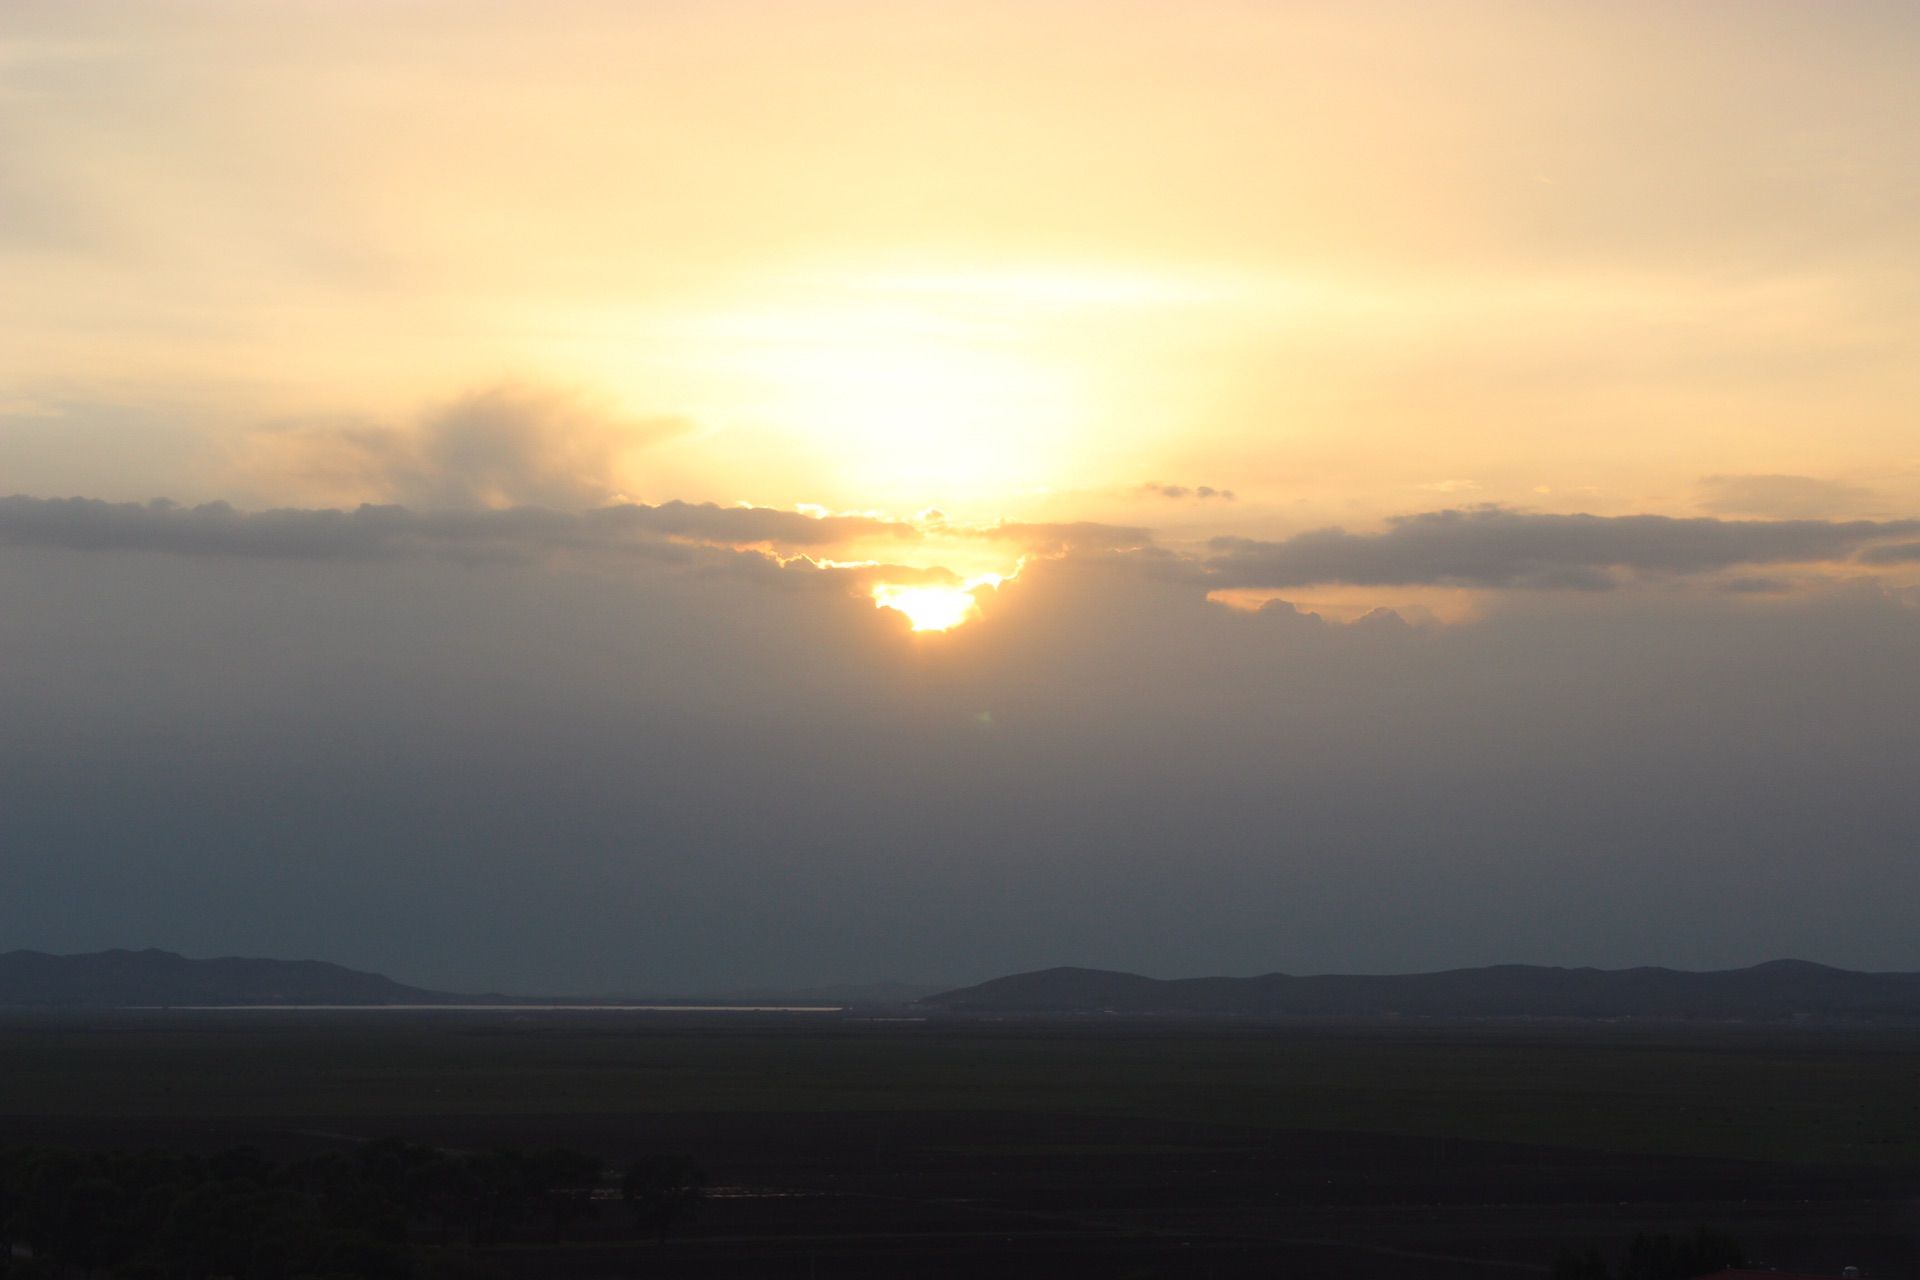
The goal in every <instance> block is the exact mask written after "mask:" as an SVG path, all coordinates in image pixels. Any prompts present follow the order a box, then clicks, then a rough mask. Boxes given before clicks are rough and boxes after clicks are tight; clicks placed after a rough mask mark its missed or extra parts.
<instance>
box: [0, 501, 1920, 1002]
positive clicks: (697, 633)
mask: <svg viewBox="0 0 1920 1280" xmlns="http://www.w3.org/2000/svg"><path fill="white" fill-rule="evenodd" d="M622 510H628V511H630V512H631V513H630V514H626V515H618V514H614V515H608V514H604V513H590V514H588V515H585V516H579V517H557V516H554V515H553V514H552V513H546V512H535V513H528V512H506V513H469V515H468V516H466V517H461V518H462V519H470V520H473V521H475V522H477V524H476V525H475V526H468V525H459V524H443V523H436V522H442V521H451V520H453V519H454V517H441V516H431V515H425V514H415V513H407V512H400V511H397V510H395V509H386V508H374V509H364V510H363V511H362V512H351V513H312V512H309V513H263V514H261V515H257V516H242V515H240V514H238V513H233V512H229V511H224V510H221V509H201V510H200V511H197V512H195V511H183V510H180V509H155V508H149V507H134V508H125V507H106V506H105V505H104V504H84V503H82V504H61V503H36V502H34V501H33V500H22V499H15V500H11V501H10V502H8V503H6V504H4V506H0V544H4V545H0V599H3V600H5V601H6V602H7V607H6V608H5V609H3V610H0V705H4V706H5V707H6V708H7V714H6V715H5V716H4V717H0V815H4V822H5V837H6V838H5V841H4V845H3V846H0V847H3V853H0V857H3V858H4V864H5V867H4V869H5V873H6V877H7V883H8V886H9V888H8V892H7V894H6V895H4V897H0V932H3V933H4V935H5V936H6V937H7V938H8V939H9V940H10V943H11V945H16V946H31V947H39V948H43V949H49V950H83V949H93V948H98V947H106V946H114V945H124V946H144V945H157V946H165V947H170V948H174V949H178V950H183V951H187V952H190V953H202V954H209V953H228V952H239V953H258V954H277V955H311V956H317V957H323V958H328V959H335V960H340V961H345V962H349V963H353V964H356V965H362V966H367V967H375V968H380V969H383V970H386V971H388V972H391V973H393V974H394V975H396V976H398V977H401V978H404V979H407V980H410V981H414V982H418V983H422V984H425V985H430V986H438V987H446V988H455V989H458V988H490V987H506V988H513V989H521V990H566V991H580V992H586V991H609V990H625V991H670V990H694V989H700V988H709V989H711V988H720V987H728V986H741V985H750V984H767V985H803V984H806V983H812V982H822V981H839V980H856V979H869V978H880V977H894V978H901V979H908V980H918V979H927V980H934V981H961V980H966V979H972V978H979V977H985V976H989V975H991V974H994V973H998V972H1004V971H1009V970H1015V969H1022V968H1031V967H1038V966H1041V965H1047V964H1054V963H1063V962H1071V963H1081V964H1091V965H1101V966H1112V967H1121V968H1130V969H1138V970H1144V971H1147V972H1153V973H1161V974H1182V973H1203V972H1226V973H1252V972H1260V971H1265V970H1271V969H1285V970H1292V971H1296V972H1312V971H1327V970H1405V969H1424V968H1434V967H1441V966H1447V965H1455V964H1472V963H1484V962H1492V961H1503V960H1526V961H1538V962H1550V963H1552V962H1559V963H1591V964H1602V965H1621V964H1633V963H1649V962H1651V963H1670V964H1678V965H1687V966H1692V965H1720V964H1736V963H1744V962H1749V961H1753V960H1757V959H1762V958H1766V957H1770V956H1776V955H1788V954H1791V955H1802V956H1806V957H1809V958H1813V959H1819V960H1826V961H1830V962H1835V963H1841V964H1848V965H1856V966H1863V967H1886V968H1909V969H1911V968H1920V951H1916V950H1915V943H1914V941H1913V933H1912V929H1911V922H1910V919H1909V916H1910V909H1909V904H1910V903H1911V902H1912V901H1914V900H1915V897H1916V894H1920V863H1917V862H1916V859H1915V858H1914V856H1913V852H1912V851H1913V847H1914V837H1913V833H1914V831H1915V830H1916V829H1920V792H1917V791H1916V788H1914V787H1913V785H1912V776H1911V775H1912V764H1911V762H1912V760H1913V758H1914V753H1915V749H1916V747H1920V612H1917V611H1916V609H1915V607H1914V602H1913V600H1912V599H1911V598H1910V596H1908V595H1906V594H1903V593H1902V592H1901V591H1899V590H1897V589H1894V588H1892V587H1888V586H1884V585H1873V584H1866V585H1853V586H1835V587H1831V588H1827V589H1823V590H1820V591H1816V592H1813V593H1811V594H1809V593H1805V592H1802V593H1798V594H1790V595H1785V596H1778V595H1767V594H1755V593H1748V594H1739V595H1735V594H1727V593H1718V592H1704V591H1701V592H1680V593H1673V592H1666V593H1661V592H1653V593H1647V592H1636V591H1615V592H1613V593H1610V594H1607V595H1604V596H1596V595H1589V596H1574V597H1569V596H1565V595H1561V594H1559V593H1548V594H1529V593H1526V592H1512V593H1508V594H1507V595H1505V596H1503V597H1502V598H1501V599H1500V600H1498V601H1496V602H1495V604H1494V606H1493V607H1492V609H1491V611H1490V612H1488V613H1487V614H1486V615H1485V616H1484V617H1482V618H1481V619H1480V620H1478V621H1476V622H1472V623H1467V624H1461V625H1455V626H1446V627H1424V628H1408V627H1405V626H1389V625H1369V626H1366V627H1359V626H1350V627H1338V626H1331V625H1326V624H1323V623H1321V622H1319V621H1318V620H1317V619H1315V618H1314V617H1313V616H1312V615H1311V614H1305V613H1301V612H1299V611H1297V610H1293V609H1289V608H1286V607H1284V606H1281V607H1274V608H1270V609H1267V610H1263V611H1261V612H1259V613H1241V612H1234V611H1230V610H1227V609H1225V608H1222V607H1220V606H1218V605H1215V604H1211V603H1208V602H1207V600H1206V599H1205V591H1206V590H1207V589H1208V588H1209V587H1211V586H1215V585H1219V584H1220V583H1221V582H1239V583H1258V584H1261V585H1275V584H1280V583H1284V582H1290V581H1307V580H1310V578H1309V575H1327V574H1333V575H1334V576H1335V577H1338V578H1340V579H1341V580H1345V581H1353V582H1366V581H1376V582H1429V581H1462V582H1480V583H1508V584H1520V583H1537V582H1554V581H1560V580H1562V579H1561V575H1562V574H1563V573H1564V571H1566V570H1568V569H1574V570H1592V569H1602V570H1610V571H1622V570H1631V571H1635V572H1648V573H1653V572H1658V573H1684V572H1693V571H1703V570H1715V569H1718V568H1720V567H1724V566H1728V565H1737V564H1766V563H1776V562H1780V563H1785V562H1790V561H1794V560H1804V559H1823V558H1825V559H1830V558H1834V557H1847V556H1853V555H1856V554H1858V553H1859V552H1860V551H1861V550H1862V549H1863V548H1870V547H1883V546H1884V543H1883V541H1882V540H1885V539H1891V538H1904V539H1905V540H1906V541H1908V542H1911V541H1912V538H1911V536H1910V534H1903V533H1902V532H1901V530H1902V529H1903V528H1905V527H1906V526H1895V525H1889V524H1881V525H1871V526H1868V525H1863V524H1845V525H1830V526H1828V525H1818V524H1814V523H1809V522H1762V523H1757V524H1751V525H1739V526H1733V525H1728V526H1725V527H1710V526H1715V525H1716V524H1717V522H1711V521H1708V522H1692V521H1663V520H1658V519H1656V518H1652V517H1644V518H1635V519H1630V520H1627V521H1614V522H1606V521H1597V520H1594V519H1592V518H1585V517H1535V516H1519V515H1511V514H1492V515H1490V514H1475V513H1467V514H1464V515H1463V514H1460V513H1452V514H1449V515H1445V516H1436V517H1421V518H1417V519H1414V520H1409V521H1402V522H1400V523H1398V524H1396V525H1394V526H1392V527H1391V528H1390V529H1388V530H1387V531H1386V532H1385V533H1382V534H1378V535H1371V536H1368V535H1350V534H1341V533H1324V534H1310V535H1305V536H1304V537H1303V538H1296V539H1292V540H1290V541H1280V542H1272V543H1231V544H1226V545H1224V546H1222V547H1220V548H1217V549H1216V552H1215V554H1214V558H1213V559H1212V560H1211V561H1209V562H1208V563H1209V569H1210V571H1209V572H1204V573H1203V572H1201V571H1200V570H1198V569H1196V568H1195V567H1194V566H1193V564H1192V563H1191V562H1189V561H1181V560H1179V559H1178V558H1177V557H1169V556H1168V555H1166V554H1165V553H1155V552H1152V550H1151V548H1148V549H1142V548H1140V547H1138V546H1132V545H1127V546H1124V547H1122V548H1121V549H1118V550H1094V551H1084V552H1081V553H1078V554H1072V555H1068V556H1066V557H1065V558H1062V559H1059V560H1043V561H1038V562H1035V563H1033V564H1030V565H1029V567H1028V569H1027V570H1026V571H1025V572H1024V573H1023V574H1022V576H1021V578H1020V579H1019V580H1018V581H1017V582H1015V583H1011V584H1009V585H1007V586H1005V587H1003V588H1001V589H1000V590H998V591H997V592H987V593H983V603H984V616H983V617H982V618H981V619H980V620H979V621H977V622H974V623H971V624H969V625H968V626H967V627H966V628H964V629H963V630H961V631H959V632H956V633H954V634H952V635H949V636H945V637H933V638H924V637H923V638H920V639H918V640H916V639H915V638H913V637H911V636H909V635H907V634H906V632H905V629H904V622H903V621H902V620H901V619H900V618H899V617H898V616H897V615H894V614H891V613H886V612H882V611H878V610H875V609H874V608H873V607H872V606H871V604H870V602H867V601H865V600H863V599H861V598H860V597H859V595H858V594H857V592H856V591H855V590H854V589H853V584H852V583H851V582H850V581H848V580H846V579H845V578H844V577H842V576H840V575H836V574H833V573H829V572H825V571H814V570H805V571H799V570H788V571H778V570H774V569H771V568H770V567H769V570H768V571H767V572H763V573H759V574H749V575H742V574H740V573H737V572H709V571H707V569H708V568H709V567H710V565H709V564H708V562H706V561H696V562H695V563H694V565H693V567H692V569H691V570H690V569H689V566H688V564H686V563H683V562H679V561H675V560H673V559H671V558H670V557H667V556H665V555H634V556H627V557H623V558H620V559H618V560H617V561H613V562H609V561H607V560H606V559H605V558H604V557H595V556H586V557H580V558H578V559H577V560H570V561H567V562H566V563H564V564H554V563H548V562H547V561H544V560H540V561H535V560H532V559H529V558H526V557H485V556H475V557H465V558H460V559H456V560H453V561H449V559H448V558H447V557H445V556H441V555H435V554H426V555H416V554H403V553H402V552H403V551H404V550H405V549H407V548H409V547H413V546H416V545H424V546H430V547H435V548H437V547H440V546H443V545H445V544H447V543H449V542H451V543H456V544H460V543H461V539H463V538H466V537H467V536H468V531H469V530H470V528H472V527H478V528H481V529H483V530H485V534H484V538H485V539H493V540H496V541H498V540H505V541H507V542H510V543H513V544H514V545H520V544H521V543H525V542H531V543H534V544H537V545H542V546H545V545H550V544H552V543H553V542H555V541H559V542H563V543H569V544H571V543H574V542H578V541H579V540H582V539H587V540H591V539H593V538H601V539H603V540H606V539H612V540H614V544H615V545H620V546H625V545H627V544H628V543H629V542H635V543H636V545H638V544H639V543H640V542H644V545H647V546H649V547H653V546H658V547H666V548H671V547H674V546H678V545H679V544H677V543H668V542H663V541H660V540H659V539H657V538H655V539H652V540H650V541H649V540H636V539H635V538H634V536H633V535H632V534H631V531H630V530H627V529H625V528H624V527H622V526H621V525H620V522H621V521H623V520H624V521H631V522H634V523H635V524H637V525H638V526H640V527H643V528H645V529H647V530H649V533H650V535H651V534H652V533H656V532H658V530H659V529H660V528H664V527H669V526H670V527H672V528H674V529H679V530H688V529H691V530H694V531H695V532H694V533H693V534H692V535H691V536H694V537H699V538H705V537H708V536H717V535H714V529H715V526H714V525H713V524H711V523H703V522H712V521H728V522H731V521H736V520H742V519H748V518H749V517H751V516H752V515H753V513H747V515H746V516H741V515H736V514H735V513H734V512H732V511H730V510H723V509H718V508H695V507H681V506H679V505H678V504H665V505H663V506H661V507H646V508H632V509H615V511H616V512H618V511H622ZM662 512H664V513H666V514H661V513H662ZM781 514H783V513H772V515H776V516H777V515H781ZM793 518H794V519H805V518H806V517H797V516H796V517H793ZM603 522H610V523H603ZM655 522H660V523H659V524H657V525H656V523H655ZM683 522H690V523H683ZM775 523H776V524H778V526H779V527H780V528H785V527H786V526H785V524H784V522H775ZM394 527H398V528H399V529H400V530H401V532H399V533H394V532H393V531H392V530H393V528H394ZM609 528H611V529H614V530H615V532H608V531H607V530H608V529H609ZM751 528H753V529H755V530H757V532H756V533H754V534H752V535H742V534H740V526H737V525H735V524H733V523H727V524H725V525H724V529H725V535H724V536H726V537H734V536H740V537H743V538H745V537H748V536H751V537H753V538H755V539H771V537H772V535H768V534H767V533H766V532H765V528H764V526H761V525H753V526H751ZM343 529H344V530H345V532H342V530H343ZM369 530H371V532H369ZM473 536H474V537H476V538H479V537H480V535H473ZM783 536H784V535H783ZM1529 539H1531V540H1529ZM1121 541H1123V542H1124V540H1121ZM463 545H464V544H463ZM76 548H90V549H91V550H89V551H87V552H85V553H81V552H80V551H78V550H76ZM368 548H373V550H369V549H368ZM153 550H165V551H168V552H171V553H173V554H164V555H155V554H151V553H150V552H151V551H153ZM728 555H729V556H730V557H731V558H730V559H729V560H727V561H725V562H724V563H725V564H727V565H729V566H734V567H737V565H738V564H739V563H742V562H753V561H757V560H758V558H757V557H752V556H743V555H741V554H739V553H728ZM713 563H715V564H719V563H723V562H719V561H716V562H713ZM762 563H765V564H767V565H769V566H770V564H771V562H762ZM1169 563H1172V564H1174V565H1175V566H1176V569H1177V571H1168V570H1167V565H1168V564H1169ZM775 588H788V589H775Z"/></svg>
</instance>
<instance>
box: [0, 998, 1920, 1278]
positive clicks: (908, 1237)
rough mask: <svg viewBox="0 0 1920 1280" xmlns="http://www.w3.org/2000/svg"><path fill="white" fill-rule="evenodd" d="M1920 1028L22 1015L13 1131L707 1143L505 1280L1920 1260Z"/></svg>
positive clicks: (1461, 1273) (10, 1069) (510, 1263)
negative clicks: (1645, 1258) (687, 1208)
mask: <svg viewBox="0 0 1920 1280" xmlns="http://www.w3.org/2000/svg"><path fill="white" fill-rule="evenodd" d="M1917 1080H1920V1028H1907V1027H1862V1026H1854V1027H1829V1028H1811V1027H1758V1026H1736V1025H1712V1026H1708V1025H1688V1026H1680V1025H1651V1024H1630V1023H1617V1024H1572V1023H1560V1024H1553V1023H1520V1022H1504V1023H1480V1024H1462V1023H1446V1024H1442V1023H1411V1022H1409V1023H1397V1024H1395V1023H1352V1024H1275V1023H1264V1024H1262V1023H1251V1022H1211V1023H1208V1022H1182V1021H1156V1020H1148V1019H1111V1020H1106V1019H1085V1020H1051V1021H1043V1020H1035V1021H1017V1020H1005V1021H990V1020H962V1019H952V1020H943V1019H933V1020H929V1021H925V1022H899V1021H873V1020H865V1019H860V1018H852V1017H839V1016H834V1015H809V1016H786V1017H780V1016H759V1015H748V1014H732V1013H728V1014H708V1015H693V1014H682V1013H656V1014H641V1013H591V1014H590V1013H581V1012H569V1011H544V1012H533V1011H523V1010H489V1011H472V1012H460V1013H453V1012H437V1013H425V1012H399V1011H377V1012H376V1011H365V1012H354V1013H344V1012H343V1013H323V1012H315V1011H278V1012H241V1011H224V1012H211V1011H187V1010H173V1011H151V1012H119V1013H88V1014H78V1013H70V1014H46V1013H42V1014H25V1013H13V1014H8V1015H0V1142H4V1143H9V1144H20V1143H52V1144H56V1145H66V1146H101V1147H108V1148H113V1149H118V1150H129V1149H142V1148H155V1147H159V1148H191V1149H199V1150H217V1149H223V1148H226V1147H231V1146H233V1145H235V1144H238V1143H248V1144H253V1145H256V1146H259V1147H261V1148H263V1149H265V1150H269V1151H278V1152H281V1153H284V1154H288V1155H293V1154H298V1153H300V1152H306V1153H310V1154H311V1153H316V1152H321V1151H326V1150H340V1149H344V1148H345V1147H346V1146H347V1145H348V1144H353V1143H357V1142H359V1141H362V1140H365V1139H369V1138H375V1137H380V1136H383V1135H404V1136H406V1137H409V1138H411V1139H413V1140H415V1141H418V1142H422V1143H427V1144H430V1145H434V1146H438V1147H441V1148H443V1149H446V1150H450V1151H468V1152H479V1151H485V1150H489V1149H491V1148H494V1147H499V1146H506V1147H518V1148H522V1149H532V1148H539V1147H546V1146H555V1145H558V1146H566V1147H571V1148H574V1149H577V1150H581V1151H585V1152H589V1153H591V1154H594V1155H596V1156H599V1157H601V1158H604V1159H607V1160H609V1161H612V1162H615V1163H616V1165H617V1164H618V1163H619V1162H621V1161H623V1160H625V1159H626V1158H628V1157H629V1156H631V1155H634V1154H638V1153H645V1152H648V1151H658V1152H684V1153H687V1154H690V1155H692V1156H694V1157H695V1158H696V1159H697V1160H698V1161H699V1162H700V1163H701V1164H702V1165H704V1166H705V1167H706V1169H707V1170H708V1173H709V1176H710V1178H711V1179H713V1181H714V1185H715V1186H716V1188H719V1192H718V1193H717V1194H716V1195H715V1196H714V1197H712V1198H711V1199H710V1201H709V1203H708V1204H707V1206H706V1207H705V1209H704V1210H703V1212H702V1214H701V1216H700V1219H699V1221H698V1222H697V1223H695V1224H692V1225H691V1226H689V1227H688V1228H687V1229H686V1230H685V1231H683V1232H682V1233H681V1234H680V1235H678V1236H677V1237H676V1238H675V1239H674V1240H672V1241H668V1242H665V1243H661V1242H659V1241H656V1240H654V1239H653V1238H652V1236H651V1235H649V1234H646V1233H636V1232H635V1231H633V1230H632V1229H631V1228H630V1227H628V1226H625V1225H623V1224H624V1223H625V1217H624V1215H621V1214H617V1213H616V1214H610V1215H608V1214H603V1215H600V1216H599V1217H596V1218H594V1219H593V1220H591V1221H590V1222H586V1223H582V1224H579V1225H578V1226H577V1227H576V1228H575V1230H574V1232H573V1238H571V1239H569V1240H568V1241H566V1242H565V1243H560V1242H550V1243H545V1244H542V1243H538V1242H535V1241H519V1242H515V1243H510V1244H503V1245H501V1246H499V1247H497V1248H489V1249H487V1250H485V1251H484V1252H485V1253H486V1257H487V1261H488V1265H490V1266H493V1267H494V1268H495V1271H494V1272H490V1273H489V1274H505V1275H511V1276H513V1277H516V1278H518V1277H526V1278H527V1280H532V1278H533V1277H540V1278H541V1280H552V1278H554V1277H578V1278H579V1280H589V1278H593V1280H603V1278H606V1277H612V1276H626V1275H637V1274H644V1275H649V1276H686V1277H695V1276H698V1277H715V1276H769V1277H771V1276H782V1277H786V1276H796V1277H797V1276H810V1277H811V1276H818V1275H841V1276H860V1277H867V1276H872V1277H879V1276H897V1275H901V1274H914V1275H925V1276H955V1277H958V1276H973V1275H979V1274H982V1273H983V1272H990V1273H993V1274H996V1275H1003V1276H1007V1277H1015V1276H1028V1275H1033V1276H1047V1277H1049V1280H1058V1278H1059V1277H1063V1276H1079V1275H1087V1276H1095V1275H1098V1276H1115V1275H1131V1276H1141V1277H1145V1276H1187V1275H1209V1276H1215V1277H1233V1276H1268V1275H1275V1274H1329V1273H1337V1274H1341V1275H1345V1276H1351V1277H1354V1278H1355V1280H1414V1278H1416V1277H1417V1278H1420V1280H1466V1278H1467V1277H1479V1276H1486V1275H1492V1274H1533V1275H1540V1274H1544V1273H1546V1272H1547V1271H1548V1270H1549V1269H1550V1264H1551V1262H1552V1260H1553V1258H1554V1257H1555V1255H1556V1253H1557V1251H1558V1250H1559V1249H1561V1248H1562V1247H1565V1246H1568V1245H1575V1246H1579V1247H1585V1246H1586V1245H1588V1244H1592V1245H1594V1246H1595V1247H1599V1248H1601V1249H1603V1250H1606V1251H1611V1252H1613V1253H1616V1254H1617V1253H1618V1252H1619V1251H1620V1250H1622V1249H1624V1248H1625V1246H1626V1242H1627V1241H1628V1240H1630V1239H1631V1238H1632V1237H1633V1236H1634V1235H1635V1234H1636V1233H1638V1232H1641V1231H1667V1232H1686V1231H1691V1230H1692V1229H1694V1228H1695V1227H1696V1226H1698V1225H1700V1224H1703V1223H1711V1224H1713V1225H1715V1226H1716V1227H1719V1228H1722V1229H1724V1230H1728V1231H1730V1232H1732V1233H1733V1234H1735V1235H1736V1236H1737V1237H1738V1238H1740V1239H1741V1240H1743V1241H1745V1242H1746V1243H1747V1245H1748V1247H1749V1248H1750V1249H1752V1250H1753V1251H1754V1252H1755V1255H1756V1256H1758V1257H1760V1258H1762V1259H1764V1260H1766V1261H1768V1262H1771V1263H1775V1264H1780V1265H1785V1266H1788V1267H1789V1268H1790V1269H1791V1268H1796V1267H1797V1268H1801V1269H1808V1270H1813V1271H1816V1272H1823V1273H1835V1272H1837V1271H1838V1269H1839V1266H1840V1265H1841V1264H1843V1263H1849V1262H1851V1263H1858V1264H1864V1265H1866V1266H1868V1267H1869V1268H1870V1271H1869V1274H1872V1275H1876V1276H1902V1275H1914V1274H1920V1271H1917V1270H1916V1268H1920V1087H1917V1086H1916V1081H1917Z"/></svg>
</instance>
